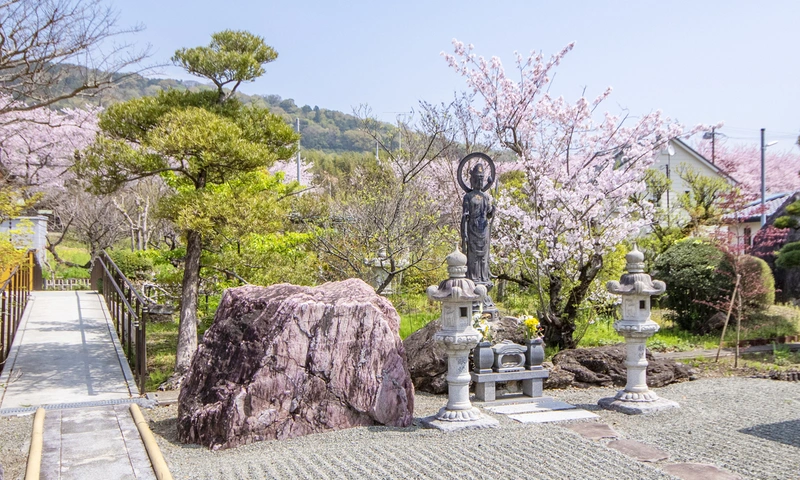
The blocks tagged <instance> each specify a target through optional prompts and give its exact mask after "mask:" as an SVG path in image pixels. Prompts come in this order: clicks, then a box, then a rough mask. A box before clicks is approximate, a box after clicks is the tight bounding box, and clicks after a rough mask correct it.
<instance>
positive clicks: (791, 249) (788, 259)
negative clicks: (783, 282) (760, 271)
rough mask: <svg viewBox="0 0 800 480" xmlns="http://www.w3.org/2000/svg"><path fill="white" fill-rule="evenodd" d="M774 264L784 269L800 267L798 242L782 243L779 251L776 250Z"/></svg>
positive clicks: (799, 243)
mask: <svg viewBox="0 0 800 480" xmlns="http://www.w3.org/2000/svg"><path fill="white" fill-rule="evenodd" d="M775 265H777V266H778V267H780V268H785V269H789V268H792V267H800V242H792V243H787V244H786V245H784V246H783V248H781V251H780V252H778V258H776V259H775Z"/></svg>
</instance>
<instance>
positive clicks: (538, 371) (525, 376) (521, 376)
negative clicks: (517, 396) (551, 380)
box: [470, 340, 550, 402]
mask: <svg viewBox="0 0 800 480" xmlns="http://www.w3.org/2000/svg"><path fill="white" fill-rule="evenodd" d="M540 343H541V342H540ZM488 345H489V344H488V342H487V343H482V344H481V346H480V347H479V348H476V349H475V351H474V353H473V358H474V359H476V360H475V361H474V362H473V364H474V371H472V372H470V377H471V378H472V381H473V382H475V399H476V400H478V401H481V402H493V401H495V400H496V399H497V394H496V391H495V386H496V384H497V382H501V383H503V382H511V381H520V380H521V381H522V394H523V395H525V396H527V397H531V398H536V397H541V396H542V384H543V382H544V379H545V378H547V377H549V376H550V371H549V370H546V369H544V368H542V366H541V365H540V364H529V363H528V362H529V361H530V359H531V356H530V355H527V356H526V350H527V347H526V346H523V345H519V344H516V343H513V342H511V341H508V340H506V341H503V342H501V343H498V344H496V345H494V346H493V347H491V351H492V353H493V354H492V356H491V358H492V360H490V362H487V364H483V359H481V358H479V357H481V356H482V354H481V351H480V350H481V349H484V348H485V349H488V348H489V347H488ZM539 363H541V362H539Z"/></svg>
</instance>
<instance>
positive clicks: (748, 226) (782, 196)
mask: <svg viewBox="0 0 800 480" xmlns="http://www.w3.org/2000/svg"><path fill="white" fill-rule="evenodd" d="M798 199H800V190H798V191H794V192H782V193H773V194H771V195H768V196H767V197H766V198H764V213H765V216H766V225H772V224H773V223H774V222H775V220H776V219H777V218H778V217H780V216H781V215H784V214H785V212H784V210H785V209H786V207H787V206H788V205H789V204H791V203H793V202H795V201H797V200H798ZM726 217H727V218H729V219H734V220H735V221H736V223H735V225H733V226H732V227H730V228H732V229H733V231H735V232H736V237H737V238H738V240H739V243H740V244H745V245H748V246H751V247H752V246H753V237H755V235H756V232H758V231H759V230H760V229H761V199H760V198H759V199H757V200H753V201H752V202H750V203H748V204H747V205H745V207H744V208H743V209H741V210H739V211H738V212H736V213H733V214H730V215H727V216H726Z"/></svg>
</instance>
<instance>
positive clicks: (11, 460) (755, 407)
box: [0, 377, 800, 480]
mask: <svg viewBox="0 0 800 480" xmlns="http://www.w3.org/2000/svg"><path fill="white" fill-rule="evenodd" d="M658 392H659V394H660V395H661V396H663V397H665V398H668V399H670V400H675V401H677V402H679V403H680V404H681V408H680V409H679V410H672V411H667V412H660V413H657V414H654V415H650V416H628V415H623V414H620V413H617V412H610V411H605V410H601V409H599V408H597V406H596V402H597V400H598V399H600V398H602V397H605V396H610V395H613V394H614V393H615V390H613V389H603V388H593V389H586V390H581V389H569V390H556V391H553V390H549V391H546V392H545V393H546V394H548V395H550V396H553V397H555V398H557V399H559V400H563V401H566V402H569V403H572V404H573V405H577V406H579V407H581V408H585V409H587V410H592V411H594V412H595V413H597V414H598V415H600V417H601V419H600V421H602V422H605V423H607V424H609V425H611V426H612V427H613V428H614V429H615V430H616V431H617V432H618V433H619V434H620V435H621V436H622V437H623V438H627V439H631V440H637V441H639V442H643V443H646V444H649V445H653V446H655V447H658V448H660V449H662V450H664V451H666V452H667V453H668V454H669V455H670V459H669V460H667V461H665V462H659V463H655V464H647V463H640V462H637V461H635V460H633V459H631V458H629V457H627V456H625V455H623V454H621V453H619V452H617V451H616V450H612V449H610V448H607V447H606V446H605V444H606V443H608V440H605V441H591V440H587V439H585V438H583V437H581V436H579V435H577V434H575V433H574V432H572V431H570V430H568V429H566V428H564V424H563V423H562V424H541V425H523V424H520V423H517V422H514V421H512V420H509V419H508V418H506V417H504V416H501V415H497V416H496V418H498V419H499V420H500V428H498V429H490V430H480V431H462V432H458V433H449V434H445V433H442V432H439V431H434V430H427V429H422V428H420V427H418V426H417V425H415V426H413V427H410V428H406V429H399V428H386V427H368V428H366V427H361V428H353V429H349V430H342V431H339V432H331V433H322V434H316V435H309V436H307V437H301V438H295V439H291V440H285V441H266V442H259V443H256V444H252V445H247V446H244V447H240V448H236V449H230V450H223V451H217V452H212V451H210V450H208V449H206V448H202V447H198V446H193V445H181V444H179V443H178V442H177V440H176V438H175V437H176V436H175V423H176V420H175V417H176V413H177V407H176V406H167V407H159V408H156V409H154V410H147V411H145V415H146V416H148V417H149V419H150V424H151V428H152V429H153V431H154V433H155V434H156V438H157V439H158V443H159V445H160V446H161V449H162V452H163V453H164V456H165V457H166V459H167V463H168V464H169V466H170V469H171V471H172V473H173V475H174V476H175V478H176V479H228V478H230V479H234V478H244V479H246V478H281V479H283V478H319V479H325V478H436V479H438V478H456V477H464V476H468V477H470V478H487V479H488V478H542V479H584V478H585V479H605V478H615V477H621V478H636V479H666V478H673V477H670V476H669V475H667V474H665V473H664V472H663V471H661V467H663V466H664V465H665V464H668V463H677V462H696V463H708V464H712V465H716V466H718V467H720V468H722V469H725V470H727V471H730V472H733V473H736V474H738V475H740V476H741V477H742V478H743V479H780V480H786V479H800V382H779V381H774V380H765V379H753V378H741V377H728V378H706V379H701V380H697V381H694V382H687V383H681V384H676V385H671V386H668V387H665V388H661V389H659V390H658ZM445 401H446V400H445V398H444V397H443V396H433V395H427V394H418V395H417V397H416V412H415V413H416V415H417V416H418V417H424V416H426V415H430V414H433V413H435V412H436V411H437V410H438V409H439V408H440V407H441V406H442V405H443V404H444V403H445ZM32 421H33V415H28V416H24V417H0V462H2V465H3V467H4V469H5V478H6V479H7V480H8V479H17V478H22V476H23V474H24V469H25V462H26V459H27V452H28V441H29V438H30V432H31V426H32ZM445 458H446V460H444V459H445Z"/></svg>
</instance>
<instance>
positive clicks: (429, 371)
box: [403, 317, 525, 394]
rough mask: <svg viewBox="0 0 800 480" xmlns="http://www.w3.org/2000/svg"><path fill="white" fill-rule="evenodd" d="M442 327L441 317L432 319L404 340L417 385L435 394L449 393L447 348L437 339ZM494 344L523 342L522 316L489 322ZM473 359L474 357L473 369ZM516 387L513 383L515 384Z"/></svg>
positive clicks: (417, 387) (410, 367)
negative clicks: (436, 334) (436, 336)
mask: <svg viewBox="0 0 800 480" xmlns="http://www.w3.org/2000/svg"><path fill="white" fill-rule="evenodd" d="M441 328H442V323H441V322H440V321H439V319H436V320H434V321H432V322H429V323H428V324H427V325H425V326H424V327H422V328H420V329H419V330H417V331H416V332H414V333H412V334H411V335H409V336H408V337H406V339H405V340H404V341H403V345H404V346H405V348H406V355H407V356H408V370H409V372H411V381H412V382H414V388H415V389H416V390H417V391H420V392H428V393H435V394H442V393H447V379H446V378H445V377H446V376H447V352H445V349H444V345H442V344H437V343H436V342H434V341H433V335H434V334H435V333H436V332H438V331H439V329H441ZM489 328H490V329H491V332H492V344H495V343H499V342H502V341H503V340H510V341H512V342H514V343H520V344H521V343H523V342H524V341H525V335H524V332H523V331H522V329H521V328H520V323H519V319H517V318H515V317H503V318H501V319H499V320H495V321H492V322H489ZM471 368H472V361H471V360H470V369H471ZM512 390H513V386H512Z"/></svg>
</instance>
